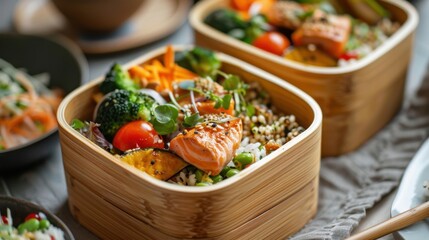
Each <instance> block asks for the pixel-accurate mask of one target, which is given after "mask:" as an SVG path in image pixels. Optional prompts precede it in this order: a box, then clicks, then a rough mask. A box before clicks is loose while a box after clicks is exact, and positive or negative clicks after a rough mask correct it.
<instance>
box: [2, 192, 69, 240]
mask: <svg viewBox="0 0 429 240" xmlns="http://www.w3.org/2000/svg"><path fill="white" fill-rule="evenodd" d="M8 208H9V209H10V211H11V214H12V219H13V223H14V225H16V224H19V223H23V222H24V219H25V217H26V216H27V215H28V214H29V213H39V212H42V213H44V214H45V215H46V217H47V219H48V220H49V222H50V223H51V224H52V225H53V226H55V227H57V228H59V229H61V230H62V231H63V232H64V239H66V240H74V237H73V234H72V233H71V231H70V230H69V229H68V227H67V226H66V225H65V224H64V223H63V222H62V221H61V220H60V219H59V218H58V217H57V216H55V215H54V214H52V213H50V212H49V211H48V210H46V209H44V208H42V207H40V206H38V205H36V204H34V203H32V202H29V201H25V200H22V199H19V198H14V197H8V196H0V211H1V213H2V215H5V214H6V209H8ZM15 227H17V226H15Z"/></svg>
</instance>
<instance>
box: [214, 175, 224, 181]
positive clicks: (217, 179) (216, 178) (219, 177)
mask: <svg viewBox="0 0 429 240" xmlns="http://www.w3.org/2000/svg"><path fill="white" fill-rule="evenodd" d="M211 179H212V180H213V183H218V182H220V181H222V180H223V177H222V176H221V175H216V176H213V177H211Z"/></svg>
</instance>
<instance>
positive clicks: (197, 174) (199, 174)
mask: <svg viewBox="0 0 429 240" xmlns="http://www.w3.org/2000/svg"><path fill="white" fill-rule="evenodd" d="M203 176H204V172H203V171H201V170H200V169H197V171H195V178H196V179H197V182H201V180H202V179H203Z"/></svg>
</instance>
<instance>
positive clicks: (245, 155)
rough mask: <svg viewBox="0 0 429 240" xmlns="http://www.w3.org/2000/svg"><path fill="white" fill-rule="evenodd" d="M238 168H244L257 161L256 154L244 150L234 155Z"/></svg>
mask: <svg viewBox="0 0 429 240" xmlns="http://www.w3.org/2000/svg"><path fill="white" fill-rule="evenodd" d="M232 161H233V162H234V165H235V166H236V167H237V169H239V170H242V169H244V168H245V167H246V166H247V165H249V164H252V163H254V162H255V156H254V155H253V154H252V153H249V152H242V153H240V154H238V155H237V156H235V157H234V159H233V160H232Z"/></svg>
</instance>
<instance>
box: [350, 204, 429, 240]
mask: <svg viewBox="0 0 429 240" xmlns="http://www.w3.org/2000/svg"><path fill="white" fill-rule="evenodd" d="M425 218H429V201H428V202H425V203H423V204H421V205H419V206H417V207H415V208H412V209H410V210H408V211H406V212H403V213H401V214H398V215H396V216H395V217H393V218H390V219H389V220H387V221H385V222H382V223H380V224H377V225H375V226H373V227H370V228H368V229H365V230H363V231H362V232H360V233H357V234H355V235H353V236H351V237H349V238H347V240H369V239H376V238H379V237H382V236H384V235H387V234H389V233H392V232H395V231H397V230H399V229H402V228H405V227H407V226H409V225H411V224H413V223H416V222H418V221H421V220H423V219H425Z"/></svg>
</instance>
